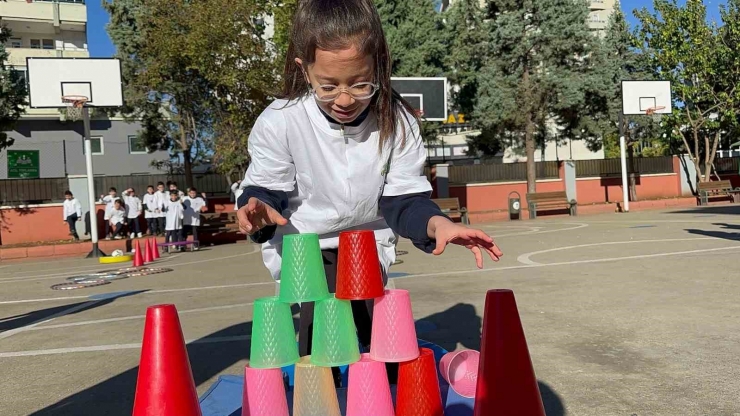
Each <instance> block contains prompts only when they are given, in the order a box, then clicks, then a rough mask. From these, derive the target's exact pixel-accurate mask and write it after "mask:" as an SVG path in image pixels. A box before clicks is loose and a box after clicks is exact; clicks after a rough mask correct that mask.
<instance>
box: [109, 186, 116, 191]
mask: <svg viewBox="0 0 740 416" xmlns="http://www.w3.org/2000/svg"><path fill="white" fill-rule="evenodd" d="M110 191H113V192H118V191H117V190H116V188H114V187H112V186H111V187H110V189H108V192H110Z"/></svg>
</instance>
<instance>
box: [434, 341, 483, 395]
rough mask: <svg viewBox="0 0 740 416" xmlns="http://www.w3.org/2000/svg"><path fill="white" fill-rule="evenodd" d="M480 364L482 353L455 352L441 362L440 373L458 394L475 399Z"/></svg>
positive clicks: (472, 351)
mask: <svg viewBox="0 0 740 416" xmlns="http://www.w3.org/2000/svg"><path fill="white" fill-rule="evenodd" d="M479 363H480V353H479V352H478V351H475V350H460V351H453V352H449V353H447V354H445V355H444V356H443V357H442V359H441V360H439V373H440V374H441V375H442V378H444V379H445V381H447V383H448V384H449V385H450V387H451V388H452V390H455V392H456V393H457V394H459V395H460V396H462V397H467V398H471V397H475V387H476V384H477V381H478V364H479Z"/></svg>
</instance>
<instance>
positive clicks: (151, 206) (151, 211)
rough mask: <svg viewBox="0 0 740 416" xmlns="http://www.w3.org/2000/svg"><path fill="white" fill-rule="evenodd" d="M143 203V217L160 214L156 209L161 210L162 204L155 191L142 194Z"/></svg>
mask: <svg viewBox="0 0 740 416" xmlns="http://www.w3.org/2000/svg"><path fill="white" fill-rule="evenodd" d="M144 205H146V210H144V218H157V217H159V216H160V215H159V212H157V210H160V212H161V211H162V204H161V201H160V200H159V197H158V196H157V193H156V192H155V193H153V194H148V193H147V194H145V195H144Z"/></svg>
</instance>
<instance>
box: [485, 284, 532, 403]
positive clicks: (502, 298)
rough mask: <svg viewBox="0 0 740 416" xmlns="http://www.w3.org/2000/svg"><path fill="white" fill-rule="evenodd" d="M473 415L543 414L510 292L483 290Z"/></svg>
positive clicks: (530, 362)
mask: <svg viewBox="0 0 740 416" xmlns="http://www.w3.org/2000/svg"><path fill="white" fill-rule="evenodd" d="M474 412H475V413H474V414H475V416H490V415H527V416H545V408H544V406H543V405H542V397H541V396H540V390H539V387H538V386H537V377H536V376H535V374H534V368H532V360H531V359H530V358H529V349H528V348H527V340H526V339H525V338H524V329H523V328H522V322H521V320H520V319H519V311H518V310H517V307H516V299H514V292H512V291H511V290H509V289H494V290H489V291H488V293H486V307H485V310H484V314H483V337H482V339H481V351H480V367H479V368H478V385H477V388H476V391H475V411H474Z"/></svg>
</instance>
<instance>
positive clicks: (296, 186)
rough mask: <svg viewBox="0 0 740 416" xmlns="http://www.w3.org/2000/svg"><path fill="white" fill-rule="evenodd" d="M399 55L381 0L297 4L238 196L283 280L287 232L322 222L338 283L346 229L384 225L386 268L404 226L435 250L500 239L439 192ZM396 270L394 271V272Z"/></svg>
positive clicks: (358, 313) (365, 316)
mask: <svg viewBox="0 0 740 416" xmlns="http://www.w3.org/2000/svg"><path fill="white" fill-rule="evenodd" d="M390 75H391V58H390V54H389V50H388V45H387V43H386V40H385V35H384V34H383V30H382V26H381V23H380V17H379V16H378V13H377V11H376V10H375V6H374V5H373V2H372V0H304V1H301V2H299V6H298V10H297V11H296V14H295V17H294V21H293V26H292V34H291V41H290V45H289V48H288V56H287V60H286V63H285V70H284V75H283V79H284V82H285V85H284V89H283V93H282V99H281V100H277V101H275V102H274V103H273V104H271V105H270V106H269V107H268V108H267V109H266V110H265V111H264V112H263V113H262V114H261V115H260V117H259V118H258V119H257V121H256V123H255V125H254V127H253V129H252V132H251V134H250V137H249V153H250V155H251V164H250V165H249V168H248V170H247V172H246V174H245V176H244V180H243V181H242V184H241V188H242V189H243V192H242V194H241V196H240V197H239V200H238V206H239V210H238V212H237V217H238V220H239V227H240V230H241V231H242V232H244V233H247V234H249V235H251V238H252V239H253V240H254V241H255V242H258V243H263V246H262V257H263V261H264V263H265V265H266V266H267V268H268V269H269V270H270V273H271V274H272V276H273V278H274V279H276V280H277V281H278V282H279V279H280V261H281V250H282V246H281V241H282V237H283V236H284V235H286V234H293V233H317V234H319V236H320V244H321V248H322V253H323V255H324V264H325V268H326V276H327V280H328V283H329V289H330V291H331V292H333V291H334V286H335V277H336V260H337V245H338V233H339V232H340V231H344V230H351V229H370V230H374V232H375V238H376V241H377V247H378V254H379V261H380V263H381V265H382V267H383V270H384V272H386V273H387V271H388V268H389V266H390V265H391V263H393V262H394V261H395V245H396V239H397V237H396V234H400V235H401V236H403V237H406V238H409V239H410V240H411V241H412V242H413V244H414V245H415V246H416V247H418V248H420V249H421V250H423V251H425V252H427V253H434V254H435V255H439V254H442V252H443V251H444V249H445V246H446V245H447V244H448V243H453V244H459V245H462V246H464V247H467V248H468V249H470V250H471V251H472V253H473V255H474V256H475V261H476V263H477V265H478V267H483V257H482V253H483V252H486V253H488V255H489V256H490V257H491V259H493V260H494V261H495V260H498V258H499V257H500V256H501V255H502V253H501V251H500V250H499V249H498V247H497V246H496V245H495V244H494V242H493V240H492V239H491V238H490V237H489V236H488V235H486V234H485V233H484V232H482V231H480V230H474V229H469V228H466V227H464V226H462V225H458V224H455V223H453V222H451V221H450V220H449V219H448V218H447V217H446V216H445V215H444V214H443V213H442V212H441V211H440V210H439V208H438V207H437V206H436V205H435V204H434V203H433V202H432V201H430V199H429V197H430V195H431V191H432V187H431V185H430V184H429V182H428V181H427V179H426V177H425V176H423V174H422V171H423V166H424V162H425V159H426V152H425V150H424V147H423V144H422V139H421V137H420V133H419V124H418V120H416V119H415V117H414V116H413V114H414V112H413V109H412V108H411V106H410V105H409V104H408V103H406V102H405V101H404V100H403V99H402V98H401V97H400V96H399V95H398V94H397V93H396V92H395V91H393V90H392V89H391V79H390ZM385 280H386V281H387V276H386V277H385ZM352 306H353V312H354V316H355V324H356V326H357V330H358V336H359V338H360V342H361V343H362V344H363V346H364V347H367V346H368V345H369V343H370V329H371V325H370V322H371V317H370V314H371V311H372V301H370V302H364V301H358V302H353V305H352ZM312 322H313V303H304V304H302V305H301V321H300V327H299V350H300V353H301V355H308V354H310V349H311V345H310V334H311V326H312Z"/></svg>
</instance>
